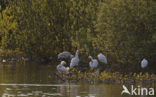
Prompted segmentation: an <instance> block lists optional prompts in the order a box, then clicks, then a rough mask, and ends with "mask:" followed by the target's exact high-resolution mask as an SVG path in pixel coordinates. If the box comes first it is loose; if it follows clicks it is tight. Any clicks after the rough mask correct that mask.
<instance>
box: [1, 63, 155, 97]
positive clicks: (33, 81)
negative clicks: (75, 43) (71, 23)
mask: <svg viewBox="0 0 156 97" xmlns="http://www.w3.org/2000/svg"><path fill="white" fill-rule="evenodd" d="M55 70H56V69H55V65H54V64H51V65H38V64H36V63H27V64H24V63H20V64H19V63H18V64H17V63H14V64H2V63H1V64H0V96H2V97H133V96H130V95H127V94H125V95H121V91H122V85H119V84H113V85H112V84H109V85H108V84H94V85H93V84H92V85H91V84H88V83H69V82H62V81H60V80H58V79H57V77H56V76H55V74H54V72H55ZM136 86H137V85H136ZM151 87H154V86H151ZM135 97H151V96H145V95H144V96H135Z"/></svg>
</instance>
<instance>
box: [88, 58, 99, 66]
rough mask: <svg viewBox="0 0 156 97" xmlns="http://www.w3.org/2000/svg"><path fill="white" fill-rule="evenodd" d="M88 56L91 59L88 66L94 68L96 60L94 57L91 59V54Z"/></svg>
mask: <svg viewBox="0 0 156 97" xmlns="http://www.w3.org/2000/svg"><path fill="white" fill-rule="evenodd" d="M89 58H90V59H91V61H90V62H89V66H90V68H92V69H93V68H96V67H97V66H98V61H97V60H96V59H93V58H92V57H91V56H89Z"/></svg>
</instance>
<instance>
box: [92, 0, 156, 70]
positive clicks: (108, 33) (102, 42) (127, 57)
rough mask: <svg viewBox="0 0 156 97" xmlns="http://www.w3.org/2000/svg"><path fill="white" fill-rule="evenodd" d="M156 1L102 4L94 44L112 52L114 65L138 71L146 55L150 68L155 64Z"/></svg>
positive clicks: (124, 0)
mask: <svg viewBox="0 0 156 97" xmlns="http://www.w3.org/2000/svg"><path fill="white" fill-rule="evenodd" d="M154 5H155V2H154V1H152V0H150V1H149V0H109V1H105V2H104V3H102V4H101V5H100V7H99V9H100V11H99V12H98V14H97V16H98V18H97V24H96V31H97V37H96V38H95V40H94V45H95V46H94V47H95V49H97V50H100V51H102V52H104V53H105V54H106V55H107V56H108V58H109V61H110V62H111V63H112V64H114V65H111V66H112V68H113V69H117V70H121V71H123V70H124V71H125V72H127V71H132V70H133V71H138V70H139V69H141V68H140V62H141V60H142V59H143V58H147V59H148V60H149V65H150V66H149V68H150V67H151V69H152V68H154V67H155V62H156V61H155V62H154V60H153V59H154V58H155V56H156V53H154V52H155V51H156V49H154V48H155V45H154V44H156V41H155V38H154V37H155V35H156V32H155V31H154V22H155V17H154V14H155V11H154V8H153V7H154ZM153 47H154V48H153ZM152 60H153V61H152Z"/></svg>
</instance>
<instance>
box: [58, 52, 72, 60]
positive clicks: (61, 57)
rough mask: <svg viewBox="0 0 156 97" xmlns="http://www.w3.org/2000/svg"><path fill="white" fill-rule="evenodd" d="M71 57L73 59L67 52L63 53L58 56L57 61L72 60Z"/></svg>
mask: <svg viewBox="0 0 156 97" xmlns="http://www.w3.org/2000/svg"><path fill="white" fill-rule="evenodd" d="M72 57H73V55H72V54H71V53H70V52H68V51H64V52H62V53H60V54H58V59H67V58H72Z"/></svg>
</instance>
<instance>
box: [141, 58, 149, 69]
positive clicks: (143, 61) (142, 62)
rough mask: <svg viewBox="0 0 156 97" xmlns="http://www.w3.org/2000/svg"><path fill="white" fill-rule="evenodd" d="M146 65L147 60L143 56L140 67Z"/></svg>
mask: <svg viewBox="0 0 156 97" xmlns="http://www.w3.org/2000/svg"><path fill="white" fill-rule="evenodd" d="M147 65H148V61H147V60H146V59H145V58H144V59H143V60H142V61H141V67H142V68H145V67H147Z"/></svg>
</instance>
